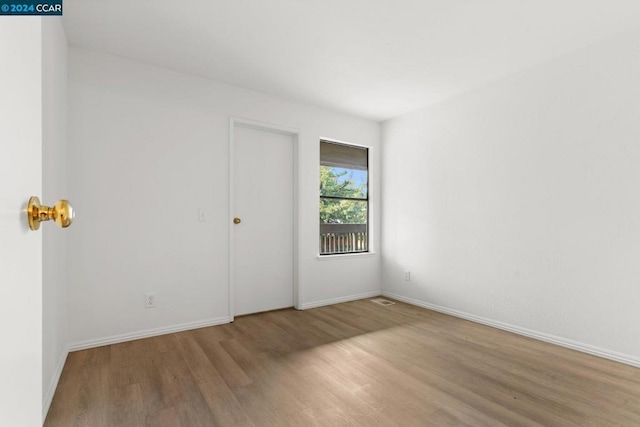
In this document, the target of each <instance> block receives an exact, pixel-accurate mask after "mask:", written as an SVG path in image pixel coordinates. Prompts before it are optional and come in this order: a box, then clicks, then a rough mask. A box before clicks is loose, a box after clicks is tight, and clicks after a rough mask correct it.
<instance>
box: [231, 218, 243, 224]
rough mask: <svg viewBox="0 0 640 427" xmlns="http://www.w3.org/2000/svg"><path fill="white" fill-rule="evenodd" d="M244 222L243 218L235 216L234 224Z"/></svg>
mask: <svg viewBox="0 0 640 427" xmlns="http://www.w3.org/2000/svg"><path fill="white" fill-rule="evenodd" d="M241 222H242V220H241V219H240V218H233V223H234V224H240V223H241Z"/></svg>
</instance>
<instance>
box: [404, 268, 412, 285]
mask: <svg viewBox="0 0 640 427" xmlns="http://www.w3.org/2000/svg"><path fill="white" fill-rule="evenodd" d="M404 280H406V281H407V282H408V281H410V280H411V271H409V270H405V271H404Z"/></svg>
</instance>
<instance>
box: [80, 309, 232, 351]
mask: <svg viewBox="0 0 640 427" xmlns="http://www.w3.org/2000/svg"><path fill="white" fill-rule="evenodd" d="M225 323H229V317H228V316H225V317H217V318H214V319H207V320H199V321H196V322H189V323H181V324H178V325H171V326H164V327H161V328H153V329H145V330H142V331H137V332H129V333H126V334H121V335H112V336H110V337H103V338H96V339H91V340H85V341H79V342H75V343H71V344H69V351H78V350H86V349H88V348H95V347H102V346H104V345H111V344H118V343H121V342H127V341H133V340H139V339H142V338H149V337H155V336H158V335H165V334H171V333H174V332H182V331H188V330H190V329H198V328H206V327H208V326H216V325H223V324H225Z"/></svg>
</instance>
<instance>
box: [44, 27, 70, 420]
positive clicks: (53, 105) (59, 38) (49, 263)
mask: <svg viewBox="0 0 640 427" xmlns="http://www.w3.org/2000/svg"><path fill="white" fill-rule="evenodd" d="M42 132H43V133H42V196H41V197H40V200H41V202H42V203H44V204H53V203H55V202H56V201H57V200H59V199H61V198H65V197H68V191H67V188H68V187H67V39H66V36H65V33H64V28H63V27H62V21H61V19H60V18H59V17H47V18H44V19H43V20H42ZM40 230H41V231H40V233H42V249H43V257H42V315H43V319H42V333H43V334H42V346H43V347H42V356H43V359H42V392H43V396H42V399H43V410H44V412H45V415H46V411H47V410H48V408H49V405H50V403H51V399H52V398H53V394H54V392H55V387H56V385H57V383H58V378H59V377H60V372H61V370H62V366H63V364H64V361H65V359H66V355H67V352H66V339H67V317H66V315H67V309H68V307H67V299H68V295H67V240H68V239H67V237H68V230H69V229H67V230H63V229H61V228H58V227H57V226H55V225H54V224H44V225H43V226H42V227H41V228H40Z"/></svg>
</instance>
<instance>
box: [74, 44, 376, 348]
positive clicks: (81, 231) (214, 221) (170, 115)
mask: <svg viewBox="0 0 640 427" xmlns="http://www.w3.org/2000/svg"><path fill="white" fill-rule="evenodd" d="M230 116H234V117H241V118H246V119H251V120H257V121H262V122H269V123H273V124H276V125H281V126H288V127H292V128H297V129H298V130H299V131H300V153H299V154H300V168H301V177H300V183H299V185H300V190H301V199H300V214H301V222H300V252H299V262H300V278H299V283H300V297H301V301H302V302H303V304H305V305H309V304H314V303H322V302H327V300H332V299H340V298H348V297H350V296H358V295H363V294H366V293H369V294H371V293H379V292H380V289H381V284H380V277H379V276H380V262H379V256H378V255H374V256H369V257H354V258H350V259H348V260H346V259H341V260H331V261H319V260H318V259H317V253H318V233H319V225H318V211H317V210H318V187H319V183H318V179H319V178H318V175H319V172H318V171H319V166H318V162H319V138H320V137H321V136H322V137H329V138H335V139H339V140H344V141H350V142H353V143H357V144H366V145H371V146H372V147H373V149H372V153H373V159H372V160H373V162H372V163H373V166H372V167H373V171H374V174H375V176H378V177H379V176H380V175H379V173H376V172H379V131H380V126H379V124H378V123H376V122H372V121H367V120H362V119H357V118H353V117H349V116H345V115H340V114H335V113H331V112H327V111H324V110H321V109H318V108H315V107H310V106H306V105H303V104H299V103H294V102H290V101H287V100H284V99H280V98H276V97H273V96H269V95H265V94H261V93H257V92H253V91H249V90H244V89H239V88H235V87H231V86H227V85H223V84H218V83H214V82H211V81H208V80H204V79H200V78H197V77H193V76H189V75H185V74H180V73H176V72H173V71H169V70H165V69H161V68H156V67H152V66H147V65H142V64H139V63H135V62H131V61H126V60H123V59H119V58H116V57H112V56H107V55H102V54H98V53H93V52H89V51H84V50H78V49H70V54H69V147H68V148H69V167H70V174H69V194H70V200H72V201H73V202H74V203H75V207H76V210H77V218H76V222H75V224H74V226H73V227H71V228H70V229H69V230H70V233H69V236H70V242H69V245H70V247H69V294H70V302H69V325H70V330H69V339H70V342H72V343H75V344H74V347H75V348H78V347H79V346H81V345H91V344H92V343H94V344H95V343H97V342H105V341H104V338H106V337H112V336H116V338H114V339H122V337H123V335H127V334H135V333H137V332H139V331H143V330H148V329H155V328H168V327H171V326H176V325H183V326H184V325H185V324H191V322H203V323H215V322H224V321H226V320H227V318H228V301H229V298H228V296H229V295H228V278H229V269H228V257H229V254H228V246H227V245H228V227H229V223H230V221H231V213H230V212H229V207H228V197H229V194H228V193H229V191H228V185H229V183H228V162H229V159H228V154H229V153H228V134H229V117H230ZM378 184H379V179H376V180H375V181H374V182H373V188H374V189H375V188H379V185H378ZM199 208H202V209H205V210H206V212H207V216H208V221H207V222H199V221H198V216H197V212H198V209H199ZM373 215H374V218H376V221H375V227H376V230H379V226H378V225H379V221H378V220H377V218H379V207H378V206H375V207H374V212H373ZM146 291H153V292H155V293H156V300H157V305H158V307H157V308H154V309H145V308H144V293H145V292H146ZM78 343H84V344H80V345H78Z"/></svg>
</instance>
